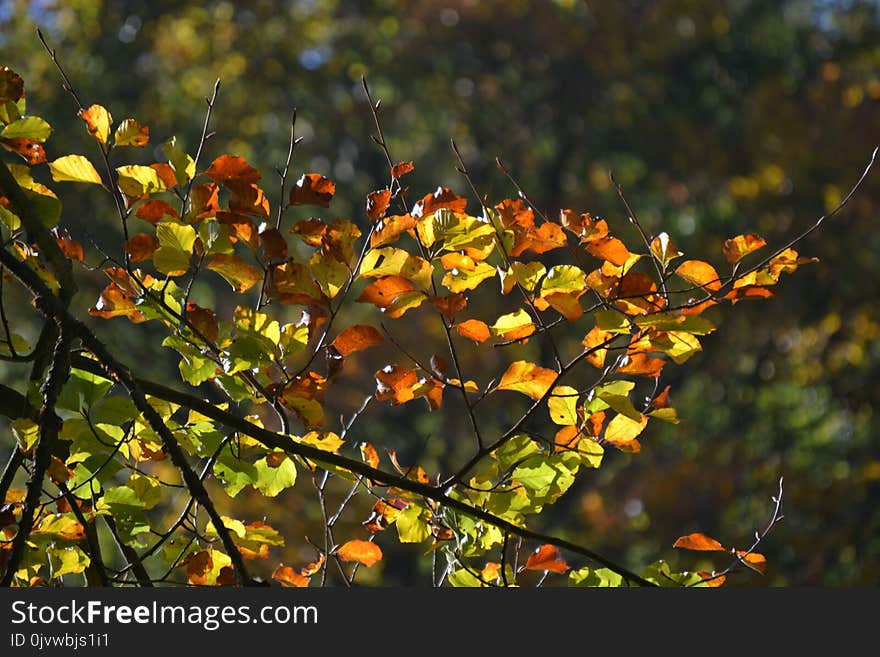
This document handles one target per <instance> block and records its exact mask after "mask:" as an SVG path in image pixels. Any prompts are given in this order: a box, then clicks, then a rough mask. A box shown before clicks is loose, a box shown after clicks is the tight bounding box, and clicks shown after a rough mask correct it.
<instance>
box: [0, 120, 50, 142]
mask: <svg viewBox="0 0 880 657" xmlns="http://www.w3.org/2000/svg"><path fill="white" fill-rule="evenodd" d="M50 134H52V126H50V125H49V124H48V123H47V122H46V121H44V120H43V119H41V118H40V117H39V116H25V117H22V118H20V119H18V120H17V121H13V122H12V123H10V124H8V125H6V126H4V127H3V130H2V131H0V137H2V138H3V139H24V140H27V141H32V142H36V143H43V142H44V141H46V140H47V139H48V138H49V135H50Z"/></svg>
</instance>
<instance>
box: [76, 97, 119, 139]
mask: <svg viewBox="0 0 880 657" xmlns="http://www.w3.org/2000/svg"><path fill="white" fill-rule="evenodd" d="M79 118H81V119H82V120H83V121H85V122H86V128H88V131H89V134H90V135H92V137H94V138H95V139H96V140H97V141H98V143H99V144H106V143H107V138H108V137H109V136H110V125H111V124H112V123H113V118H112V117H111V116H110V112H108V111H107V110H106V108H104V107H102V106H101V105H92V106H91V107H89V108H88V109H87V110H80V111H79Z"/></svg>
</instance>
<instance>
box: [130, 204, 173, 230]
mask: <svg viewBox="0 0 880 657" xmlns="http://www.w3.org/2000/svg"><path fill="white" fill-rule="evenodd" d="M134 214H135V216H136V217H138V218H140V219H143V220H144V221H148V222H150V223H151V224H153V225H154V226H155V225H156V224H158V223H159V222H160V221H162V219H163V218H165V217H174V218H175V219H179V218H180V215H178V214H177V210H175V209H174V208H172V207H171V206H170V205H169V204H168V203H166V202H165V201H158V200H154V201H147V202H146V203H143V204H141V205H140V207H138V209H137V210H135V213H134Z"/></svg>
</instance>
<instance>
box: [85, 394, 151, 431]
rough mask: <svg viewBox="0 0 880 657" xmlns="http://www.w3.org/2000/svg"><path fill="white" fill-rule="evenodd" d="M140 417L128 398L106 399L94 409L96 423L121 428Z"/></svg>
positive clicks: (93, 415) (93, 414)
mask: <svg viewBox="0 0 880 657" xmlns="http://www.w3.org/2000/svg"><path fill="white" fill-rule="evenodd" d="M139 415H140V412H139V411H138V409H137V407H136V406H135V405H134V402H133V401H131V400H130V399H129V398H128V397H105V398H104V399H103V400H101V401H100V402H99V403H98V404H97V405H96V406H95V407H94V408H93V409H92V417H93V418H94V420H95V421H96V422H103V423H105V424H115V425H117V426H121V425H123V424H125V423H126V422H130V421H131V420H134V419H135V418H137V417H138V416H139Z"/></svg>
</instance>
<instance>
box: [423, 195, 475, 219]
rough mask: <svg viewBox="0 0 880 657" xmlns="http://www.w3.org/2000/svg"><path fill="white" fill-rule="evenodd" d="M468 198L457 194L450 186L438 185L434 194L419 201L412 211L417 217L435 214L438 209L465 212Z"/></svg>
mask: <svg viewBox="0 0 880 657" xmlns="http://www.w3.org/2000/svg"><path fill="white" fill-rule="evenodd" d="M466 207H467V199H464V198H462V197H461V196H458V195H457V194H455V193H454V192H453V191H452V190H451V189H449V188H448V187H438V188H437V189H436V190H434V193H433V194H427V195H426V196H425V197H424V198H423V199H421V200H420V201H417V202H416V204H415V205H414V206H413V209H412V212H411V213H410V214H411V215H412V216H413V217H415V218H416V219H421V218H422V217H427V216H429V215H432V214H434V213H435V212H436V211H437V210H441V209H447V210H452V211H453V212H464V210H465V208H466Z"/></svg>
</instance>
